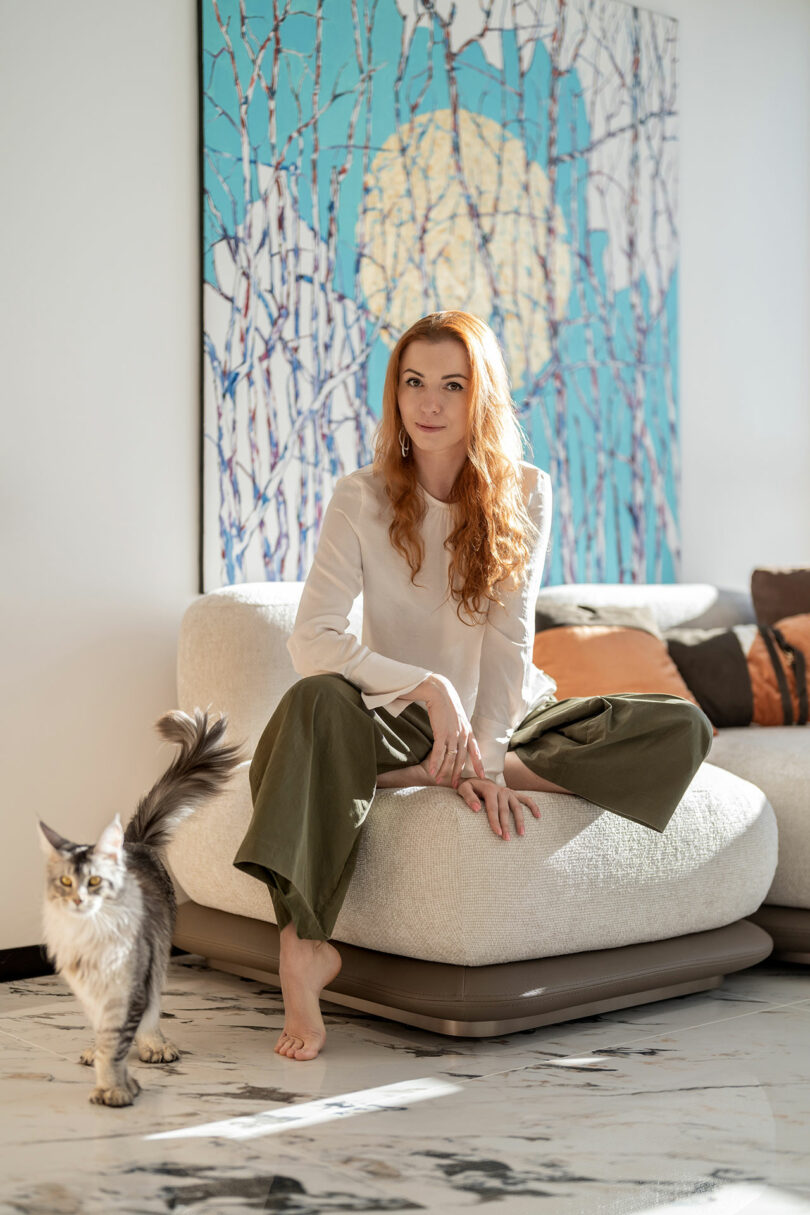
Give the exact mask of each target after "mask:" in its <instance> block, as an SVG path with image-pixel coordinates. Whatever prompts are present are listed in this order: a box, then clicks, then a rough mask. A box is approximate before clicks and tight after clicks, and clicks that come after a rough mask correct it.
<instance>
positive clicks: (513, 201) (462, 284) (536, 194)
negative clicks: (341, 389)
mask: <svg viewBox="0 0 810 1215" xmlns="http://www.w3.org/2000/svg"><path fill="white" fill-rule="evenodd" d="M452 130H453V127H452V114H451V112H450V111H449V110H434V111H432V112H431V113H429V114H423V115H420V116H419V117H418V118H416V119H414V121H413V122H411V123H409V124H408V125H407V126H405V127H401V128H400V129H399V130H398V131H395V132H394V134H393V135H391V136H390V137H389V138H388V139H387V140H386V141H385V143H384V144H383V145H382V147H381V148H380V150H379V152H378V153H377V155H376V156H375V157H374V160H373V161H372V162H371V164H370V166H369V169H368V174H367V176H366V178H365V182H364V185H365V195H366V200H365V207H364V210H363V215H362V219H361V221H360V226H359V230H358V234H357V235H358V243H359V245H360V248H361V249H362V251H363V257H362V260H361V265H360V283H361V286H362V288H363V292H364V294H365V297H366V301H367V303H368V306H369V308H370V310H371V312H372V314H375V315H376V316H377V317H378V318H379V317H384V318H385V319H384V323H383V327H382V330H381V332H382V336H383V337H384V339H385V340H386V341H387V342H388V343H389V344H390V345H393V344H394V342H395V341H396V339H397V337H398V336H399V334H400V333H402V332H403V330H405V329H407V327H408V326H409V325H410V324H412V323H413V321H415V320H417V319H418V318H419V317H420V316H422V315H424V314H425V313H426V312H431V311H434V310H438V309H444V308H458V309H462V310H463V311H465V312H472V313H475V315H476V316H480V317H482V318H484V319H487V318H489V317H490V316H491V315H492V314H493V312H494V311H495V301H496V298H497V300H498V302H499V305H500V310H501V312H502V314H503V315H504V317H505V324H504V334H503V337H504V345H505V347H506V351H505V353H506V356H507V361H508V364H509V369H510V374H511V377H512V382H513V383H518V382H519V381H520V380H521V379H522V378H523V376H524V375H526V374H531V373H535V374H536V373H537V372H538V371H539V370H540V369H541V368H542V367H543V365H544V364H545V363H546V362H547V361H548V357H549V354H550V344H549V328H548V316H549V313H550V310H551V302H550V296H551V293H550V292H549V290H548V284H547V281H546V279H547V275H548V277H550V278H551V282H552V284H553V312H554V315H555V316H556V317H558V318H560V317H562V316H564V315H565V312H566V309H567V306H568V296H569V292H570V289H571V251H570V247H569V244H568V239H567V232H566V226H565V221H564V218H563V215H562V212H561V211H560V208H559V207H558V206H554V207H553V208H552V212H551V219H552V222H553V229H554V231H553V236H552V238H551V241H550V239H549V232H548V219H549V216H548V206H549V194H550V190H549V181H548V177H547V176H546V174H545V172H544V171H543V169H542V168H541V167H540V165H538V164H536V163H535V162H534V161H532V160H527V157H526V151H525V148H524V146H523V144H522V143H521V142H520V140H519V139H516V138H515V137H514V136H513V135H510V134H509V133H508V132H507V131H506V130H505V129H504V128H503V127H502V126H500V125H499V124H498V123H497V122H494V121H492V119H490V118H484V117H482V116H481V115H480V114H473V113H470V111H468V110H461V111H459V115H458V130H459V146H460V160H461V173H459V172H458V170H457V164H456V155H455V152H454V148H453V138H452ZM544 258H545V259H546V261H545V263H544V260H543V259H544ZM544 266H545V268H544Z"/></svg>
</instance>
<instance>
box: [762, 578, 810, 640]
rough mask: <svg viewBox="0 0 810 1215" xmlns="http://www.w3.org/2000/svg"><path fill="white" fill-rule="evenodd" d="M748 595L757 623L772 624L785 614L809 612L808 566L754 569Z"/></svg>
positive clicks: (782, 618)
mask: <svg viewBox="0 0 810 1215" xmlns="http://www.w3.org/2000/svg"><path fill="white" fill-rule="evenodd" d="M751 599H752V601H753V604H754V615H755V616H756V618H757V624H762V625H768V624H776V623H777V622H778V621H779V620H784V619H785V618H786V617H788V616H800V615H804V613H805V612H810V568H808V567H806V566H798V565H797V566H790V567H785V568H782V569H779V568H777V567H775V566H774V567H771V568H762V569H756V570H754V572H753V574H752V575H751Z"/></svg>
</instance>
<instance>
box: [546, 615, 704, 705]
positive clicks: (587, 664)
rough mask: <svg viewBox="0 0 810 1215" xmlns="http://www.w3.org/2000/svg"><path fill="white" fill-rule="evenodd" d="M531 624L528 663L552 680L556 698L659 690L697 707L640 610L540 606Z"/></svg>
mask: <svg viewBox="0 0 810 1215" xmlns="http://www.w3.org/2000/svg"><path fill="white" fill-rule="evenodd" d="M535 625H536V628H537V632H536V633H535V637H534V652H533V660H534V663H535V666H538V667H541V668H542V669H543V670H544V671H547V672H548V674H549V675H551V677H552V678H553V679H554V680H555V681H556V683H557V693H556V694H557V698H558V699H559V700H564V699H565V698H566V697H568V696H609V695H610V694H611V693H616V692H659V693H666V694H669V695H670V696H681V697H683V699H684V700H691V701H692V703H693V704H697V703H698V702H697V700H696V699H695V697H694V696H693V695H692V693H691V691H690V690H689V688H688V687H687V685H686V683H685V681H684V680H683V678H682V676H681V675H680V674H679V672H678V668H677V667H676V665H675V663H674V662H673V661H672V659H671V658H670V656H669V653H668V650H667V645H666V642H665V641H664V640H663V639H662V637H661V634H660V633H659V631H658V628H657V627H656V624H655V619H654V617H653V616H652V614H651V613H649V612H648V611H646V610H645V609H642V608H610V607H601V608H589V607H583V606H582V605H580V604H562V603H561V604H550V603H547V602H544V603H543V606H542V608H538V610H537V612H536V613H535Z"/></svg>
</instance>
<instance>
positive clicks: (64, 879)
mask: <svg viewBox="0 0 810 1215" xmlns="http://www.w3.org/2000/svg"><path fill="white" fill-rule="evenodd" d="M59 881H60V882H61V883H62V885H63V886H72V885H73V878H69V877H66V876H65V874H62V876H61V877H60V879H59Z"/></svg>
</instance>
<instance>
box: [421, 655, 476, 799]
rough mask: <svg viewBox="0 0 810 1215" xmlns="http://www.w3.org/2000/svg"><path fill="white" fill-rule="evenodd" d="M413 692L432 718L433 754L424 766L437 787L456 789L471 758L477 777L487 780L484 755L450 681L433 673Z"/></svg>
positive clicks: (425, 761) (424, 762) (431, 753)
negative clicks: (482, 757)
mask: <svg viewBox="0 0 810 1215" xmlns="http://www.w3.org/2000/svg"><path fill="white" fill-rule="evenodd" d="M414 692H416V693H419V697H418V698H419V699H420V700H424V702H425V708H426V709H427V713H428V717H429V718H430V728H431V730H432V731H433V750H432V751H431V752H430V755H428V757H427V759H425V760H423V761H422V763H423V765H424V767H425V769H426V770H427V772H428V773H429V774H430V776H432V777H433V779H434V780H435V781H436V784H437V785H452V786H453V788H454V789H455V788H456V787H457V785H458V783H459V780H460V779H461V773H462V771H463V769H464V765H465V764H466V762H467V757H468V756H469V759H470V764H471V765H472V768H473V771H474V772H475V774H476V775H477V776H480V777H481V778H482V779H485V777H486V773H485V771H484V765H483V763H482V761H481V752H480V751H479V749H478V743H477V741H476V738H475V735H474V734H473V731H472V726H471V725H470V721H469V718H468V717H467V714H466V713H465V712H464V706H463V705H462V703H461V700H460V699H459V695H458V692H457V691H456V689H455V688H454V687H453V685H452V683H451V682H450V680H449V679H447V678H446V677H445V676H444V675H437V674H435V673H433V674H431V675H428V677H427V679H426V680H424V682H423V683H421V684H420V685H419V687H418V688H414V691H413V692H412V693H411V695H412V696H413V695H414Z"/></svg>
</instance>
